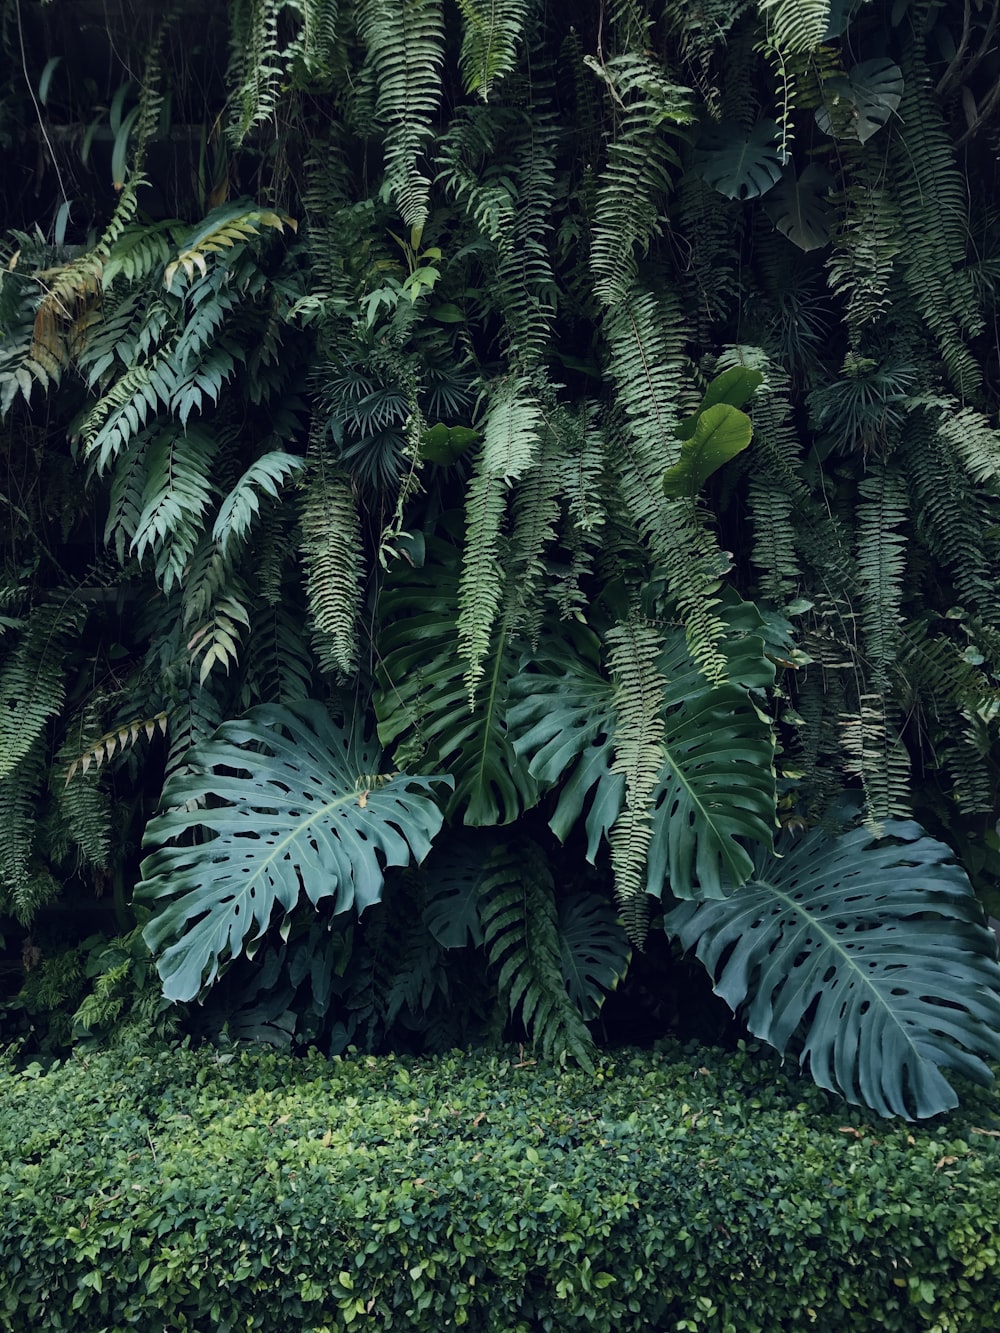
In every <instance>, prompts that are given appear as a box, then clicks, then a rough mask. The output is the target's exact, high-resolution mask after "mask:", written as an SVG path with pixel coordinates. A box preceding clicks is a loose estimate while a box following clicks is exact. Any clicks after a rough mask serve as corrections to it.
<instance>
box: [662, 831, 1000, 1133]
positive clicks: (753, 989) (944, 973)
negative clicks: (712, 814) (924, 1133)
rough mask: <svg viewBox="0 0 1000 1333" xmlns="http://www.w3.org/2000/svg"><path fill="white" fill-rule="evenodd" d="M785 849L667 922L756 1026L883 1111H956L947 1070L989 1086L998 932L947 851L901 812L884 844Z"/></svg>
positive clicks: (999, 1052)
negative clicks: (724, 895)
mask: <svg viewBox="0 0 1000 1333" xmlns="http://www.w3.org/2000/svg"><path fill="white" fill-rule="evenodd" d="M779 850H780V851H781V852H782V855H781V857H780V858H778V857H775V856H770V855H761V856H760V857H758V859H757V863H756V866H755V871H754V874H753V877H752V878H751V879H750V880H749V881H748V882H747V883H746V884H744V885H743V887H742V888H740V889H737V890H736V891H735V893H734V894H733V896H732V897H731V898H729V899H728V900H726V901H723V902H702V903H682V904H681V905H680V906H679V907H677V908H675V910H674V911H672V912H670V913H669V914H668V915H667V917H666V918H665V922H664V924H665V926H666V929H667V931H668V932H669V933H670V934H672V935H675V936H676V937H677V938H678V939H679V940H680V942H681V944H682V945H683V946H684V948H685V949H690V948H692V947H693V948H694V949H695V952H696V953H697V956H698V957H699V958H700V959H701V961H702V962H703V963H704V965H705V967H706V968H707V969H708V971H709V972H710V973H711V975H712V978H713V980H714V983H715V990H716V992H717V994H719V995H721V996H722V997H723V999H724V1000H726V1001H727V1002H728V1004H729V1005H730V1006H731V1007H732V1008H733V1009H734V1010H736V1009H740V1008H742V1011H743V1013H744V1016H745V1019H746V1023H747V1026H748V1027H749V1029H750V1031H751V1032H753V1033H754V1034H755V1035H756V1036H758V1037H762V1038H763V1039H764V1040H765V1041H767V1042H769V1043H770V1044H771V1045H772V1046H775V1047H777V1049H778V1050H779V1051H782V1052H784V1051H785V1050H786V1049H787V1048H788V1047H789V1045H790V1044H792V1045H793V1046H794V1047H795V1048H796V1049H797V1050H798V1052H799V1058H800V1061H801V1062H802V1063H803V1064H808V1067H809V1072H810V1073H811V1075H812V1077H813V1079H814V1080H815V1081H816V1082H817V1083H818V1084H819V1085H820V1087H823V1088H828V1089H830V1090H831V1091H836V1092H839V1093H841V1094H842V1095H843V1096H844V1097H846V1098H847V1099H848V1101H852V1102H859V1103H864V1104H865V1105H867V1106H870V1107H871V1108H872V1109H873V1110H875V1111H877V1112H878V1113H879V1114H880V1115H884V1116H891V1115H901V1116H905V1117H907V1118H913V1117H924V1116H930V1115H936V1114H938V1113H939V1112H940V1111H945V1110H947V1109H949V1108H950V1107H953V1106H955V1105H956V1104H957V1102H958V1097H957V1095H956V1094H955V1091H954V1089H953V1088H952V1087H951V1085H950V1084H949V1082H948V1081H947V1079H946V1078H945V1077H944V1075H943V1074H942V1072H941V1070H942V1069H948V1068H951V1069H955V1070H958V1071H959V1072H960V1073H962V1074H965V1075H966V1076H967V1077H970V1078H972V1079H975V1080H976V1081H977V1082H980V1083H987V1082H989V1081H990V1078H991V1074H990V1071H989V1069H988V1068H987V1066H986V1064H985V1063H984V1057H986V1058H989V1057H992V1058H996V1057H998V1056H1000V967H998V966H997V963H996V941H995V939H994V937H993V934H992V932H991V931H990V930H988V929H987V927H986V925H985V923H984V920H983V913H982V909H981V908H980V906H979V903H978V902H977V900H976V898H975V895H974V894H973V891H972V888H971V886H970V884H969V881H968V880H967V878H966V876H965V874H964V873H963V871H962V870H961V869H960V868H959V867H958V866H957V865H955V864H954V862H953V860H952V852H951V849H950V848H949V847H946V846H945V845H944V844H943V843H940V842H937V841H935V840H934V839H933V838H930V837H928V836H927V835H926V834H925V833H924V831H923V830H922V829H921V828H920V827H919V825H917V824H914V823H912V822H909V821H892V822H890V823H887V824H886V826H885V838H884V839H882V840H879V841H876V840H875V839H874V838H873V837H872V834H871V833H870V832H869V831H868V830H867V829H863V828H858V829H854V830H852V831H851V832H849V833H845V834H843V835H842V836H841V837H837V838H831V837H828V836H826V835H825V834H823V833H822V832H820V831H818V830H817V831H813V832H811V833H809V834H807V835H806V836H805V837H803V838H802V839H801V840H799V841H797V842H786V843H785V845H784V847H782V848H780V849H779Z"/></svg>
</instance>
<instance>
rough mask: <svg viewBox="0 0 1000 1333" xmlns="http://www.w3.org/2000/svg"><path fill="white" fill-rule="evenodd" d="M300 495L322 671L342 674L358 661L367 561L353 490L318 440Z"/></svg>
mask: <svg viewBox="0 0 1000 1333" xmlns="http://www.w3.org/2000/svg"><path fill="white" fill-rule="evenodd" d="M307 467H308V472H307V480H306V482H305V486H304V489H303V494H302V501H301V513H300V523H301V528H302V546H301V555H302V564H303V567H304V570H305V587H306V598H307V601H308V604H309V617H310V620H311V623H312V625H313V643H314V647H315V649H316V653H317V656H318V658H319V664H320V669H321V670H323V671H327V672H330V673H332V674H333V675H334V676H336V677H338V678H343V679H347V678H349V677H350V676H352V675H353V674H354V672H355V670H356V669H357V664H358V619H359V616H360V612H361V598H362V589H363V587H364V579H365V563H364V555H363V550H362V540H361V523H360V520H359V518H358V509H357V501H356V498H355V495H354V489H353V487H352V485H351V482H350V479H349V477H348V476H347V474H346V473H344V472H343V471H341V470H340V469H338V468H337V467H336V465H335V464H334V462H333V460H332V459H331V458H330V457H329V455H328V454H327V452H326V450H325V449H324V447H323V446H322V445H316V444H314V445H313V446H312V447H311V449H310V455H309V459H308V462H307Z"/></svg>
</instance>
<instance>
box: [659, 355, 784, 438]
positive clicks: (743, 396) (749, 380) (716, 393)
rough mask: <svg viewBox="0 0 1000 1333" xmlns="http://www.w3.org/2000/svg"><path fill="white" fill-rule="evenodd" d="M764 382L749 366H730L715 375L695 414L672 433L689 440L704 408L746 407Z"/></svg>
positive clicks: (762, 376)
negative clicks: (718, 405)
mask: <svg viewBox="0 0 1000 1333" xmlns="http://www.w3.org/2000/svg"><path fill="white" fill-rule="evenodd" d="M763 382H764V375H763V372H762V371H760V370H751V369H750V367H749V366H730V367H729V369H728V370H724V371H723V372H722V374H721V375H716V377H715V379H713V380H712V381H711V383H710V384H709V386H708V388H707V389H706V390H705V396H704V398H703V399H702V400H701V402H700V403H699V404H698V410H697V412H692V414H691V415H690V416H689V417H685V418H684V420H683V421H682V422H680V423H679V424H678V426H677V428H676V430H675V431H674V434H675V435H676V436H677V438H678V439H679V440H690V438H691V436H692V435H693V434H694V433H695V431H696V430H697V428H698V418H699V417H700V416H701V414H702V412H704V410H705V408H706V407H714V406H715V405H716V403H728V404H729V406H730V407H746V405H747V403H749V401H750V399H751V398H752V397H753V396H754V394H755V393H756V391H757V389H758V388H759V387H760V385H761V384H763Z"/></svg>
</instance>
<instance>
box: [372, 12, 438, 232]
mask: <svg viewBox="0 0 1000 1333" xmlns="http://www.w3.org/2000/svg"><path fill="white" fill-rule="evenodd" d="M358 29H359V32H360V34H361V37H362V39H363V41H364V42H365V45H366V46H367V49H368V62H369V64H370V65H371V67H372V68H373V69H374V72H375V79H376V83H377V86H378V101H377V104H376V116H377V118H378V119H379V121H380V122H381V123H382V124H383V125H384V126H385V167H386V183H387V185H388V187H389V189H390V190H391V192H392V194H393V196H394V198H395V199H396V202H397V204H398V206H399V211H400V215H401V216H402V218H403V221H404V222H405V223H406V225H407V226H408V227H409V228H410V229H411V231H412V232H414V233H415V234H416V235H417V237H419V235H420V233H421V232H422V231H423V228H424V225H425V223H426V221H427V217H428V213H429V209H430V204H429V191H430V181H429V180H428V178H427V177H426V176H425V175H424V174H423V173H422V169H421V162H420V159H421V156H422V155H423V152H424V149H425V146H426V144H427V141H428V140H429V139H430V137H431V133H432V128H433V118H434V116H435V114H436V113H437V109H438V103H439V101H440V90H441V66H442V62H443V59H444V13H443V8H442V4H441V0H359V5H358Z"/></svg>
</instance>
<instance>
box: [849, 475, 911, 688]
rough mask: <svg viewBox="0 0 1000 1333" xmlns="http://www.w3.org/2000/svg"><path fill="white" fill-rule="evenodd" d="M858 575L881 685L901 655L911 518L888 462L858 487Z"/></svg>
mask: <svg viewBox="0 0 1000 1333" xmlns="http://www.w3.org/2000/svg"><path fill="white" fill-rule="evenodd" d="M858 492H859V494H860V496H861V498H862V503H861V504H859V505H858V578H859V581H860V585H861V624H862V628H863V630H864V634H865V648H866V651H867V655H868V660H869V662H870V663H871V668H872V674H871V678H870V679H871V681H872V684H873V685H875V686H877V687H879V688H881V687H883V686H884V685H885V683H886V681H887V679H888V671H889V667H890V666H891V664H892V663H893V662H894V661H895V658H896V647H897V639H898V631H899V624H900V621H901V620H902V608H901V602H902V596H903V576H904V574H905V571H906V535H905V533H902V532H900V531H899V529H900V527H901V526H902V525H903V524H904V523H905V522H906V519H907V506H906V487H905V485H904V482H903V479H902V478H901V477H900V476H899V474H898V473H897V472H896V471H895V470H894V469H891V468H890V467H888V466H885V465H883V466H876V467H875V468H874V469H873V471H872V472H871V473H870V475H869V476H867V477H865V478H864V480H863V481H862V482H861V483H860V484H859V486H858Z"/></svg>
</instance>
